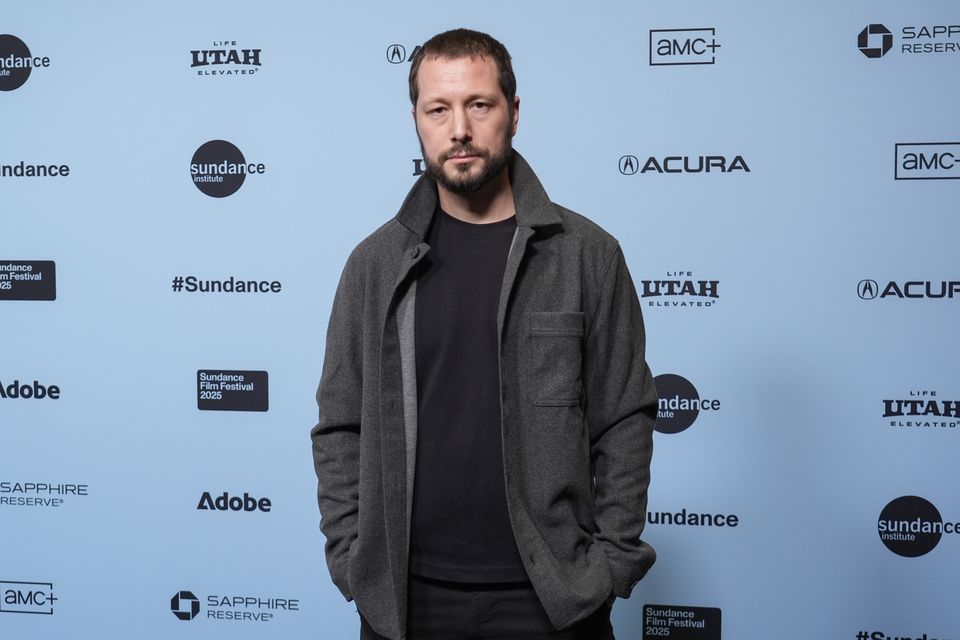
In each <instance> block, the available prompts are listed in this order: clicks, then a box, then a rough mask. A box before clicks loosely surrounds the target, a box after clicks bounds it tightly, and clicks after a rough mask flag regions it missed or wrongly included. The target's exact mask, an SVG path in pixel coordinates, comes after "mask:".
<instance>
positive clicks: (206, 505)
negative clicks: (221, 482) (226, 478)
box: [197, 491, 273, 513]
mask: <svg viewBox="0 0 960 640" xmlns="http://www.w3.org/2000/svg"><path fill="white" fill-rule="evenodd" d="M272 504H273V503H271V502H270V498H254V497H253V496H251V495H250V494H249V493H247V492H246V491H244V492H243V495H242V496H231V495H230V494H229V493H227V492H226V491H224V492H223V493H221V494H220V495H218V496H217V497H216V498H214V497H213V496H212V495H211V494H210V492H209V491H204V492H203V495H202V496H200V502H199V503H198V504H197V509H198V510H199V511H246V512H247V513H250V512H253V511H261V512H263V513H270V508H271V507H272Z"/></svg>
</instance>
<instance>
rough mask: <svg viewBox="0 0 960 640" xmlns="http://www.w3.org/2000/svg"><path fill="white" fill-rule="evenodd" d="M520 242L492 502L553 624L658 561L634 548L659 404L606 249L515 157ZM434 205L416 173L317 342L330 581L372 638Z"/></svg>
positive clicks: (622, 266) (403, 472)
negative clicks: (498, 499)
mask: <svg viewBox="0 0 960 640" xmlns="http://www.w3.org/2000/svg"><path fill="white" fill-rule="evenodd" d="M509 173H510V183H511V185H512V188H513V195H514V202H515V205H516V218H517V231H516V234H515V236H514V239H513V243H512V245H511V248H510V252H509V255H508V257H507V264H506V270H505V273H504V276H503V284H502V286H501V289H500V301H499V307H498V313H497V328H498V331H499V335H498V339H499V345H500V388H501V395H500V397H501V433H502V440H503V461H504V469H503V473H504V479H505V484H506V493H507V495H506V500H507V507H508V512H509V516H510V522H511V524H512V527H513V533H514V537H515V538H516V543H517V547H518V548H519V550H520V555H521V558H522V559H523V563H524V567H525V568H526V571H527V574H528V576H529V578H530V581H531V583H532V584H533V587H534V589H535V590H536V593H537V595H538V597H539V599H540V601H541V603H542V604H543V607H544V608H545V610H546V612H547V614H548V615H549V617H550V620H551V622H552V623H553V625H554V626H555V627H556V628H558V629H560V628H564V627H567V626H570V625H572V624H573V623H575V622H577V621H579V620H581V619H583V618H585V617H586V616H588V615H589V614H590V613H592V612H593V611H595V610H596V609H597V608H599V607H600V606H601V605H603V604H604V603H605V601H607V600H608V599H610V598H612V596H614V595H616V596H619V597H621V598H626V597H628V596H629V595H630V592H631V591H632V589H633V587H634V586H635V585H636V583H637V581H639V580H640V578H642V577H643V575H644V574H645V573H646V572H647V570H648V569H649V568H650V566H651V565H652V564H653V562H654V559H655V557H656V555H655V553H654V551H653V548H652V547H650V546H649V545H648V544H646V543H645V542H643V541H641V540H640V534H641V532H642V531H643V525H644V520H645V513H646V503H647V485H648V484H649V480H650V457H651V453H652V434H653V422H654V418H655V416H656V411H657V396H656V390H655V389H654V384H653V378H652V376H651V373H650V369H649V368H648V367H647V364H646V361H645V358H644V345H645V337H644V327H643V318H642V316H641V311H640V304H639V301H638V299H637V294H636V291H635V289H634V286H633V282H632V281H631V279H630V274H629V273H628V271H627V266H626V263H625V261H624V257H623V254H622V252H621V250H620V247H619V245H618V243H617V241H616V240H615V239H614V238H613V237H612V236H610V235H609V234H608V233H606V232H605V231H603V230H602V229H601V228H600V227H598V226H597V225H596V224H594V223H592V222H590V221H589V220H587V219H586V218H584V217H583V216H581V215H579V214H577V213H574V212H572V211H569V210H567V209H564V208H563V207H560V206H558V205H556V204H554V203H553V202H551V201H550V199H549V198H548V197H547V194H546V193H545V192H544V190H543V186H542V185H541V184H540V181H539V180H538V179H537V177H536V175H535V174H534V173H533V171H532V170H531V168H530V166H529V165H528V164H527V163H526V161H525V160H524V159H523V158H522V157H521V156H520V155H519V154H518V153H516V152H514V153H513V155H512V157H511V160H510V166H509ZM436 205H437V188H436V184H435V182H434V181H433V179H432V178H431V177H429V175H428V174H425V175H423V176H421V177H420V179H419V180H418V181H417V182H416V183H415V184H414V186H413V188H412V189H411V190H410V193H409V194H408V195H407V198H406V200H405V201H404V203H403V205H402V206H401V208H400V211H399V213H398V214H397V216H396V217H395V218H393V219H392V220H390V221H389V222H387V223H386V224H384V225H383V226H382V227H380V228H379V229H377V230H376V231H375V232H374V233H372V234H371V235H370V236H369V237H368V238H366V239H365V240H364V241H363V242H361V243H360V244H359V245H358V246H357V248H356V249H354V251H353V252H352V254H351V255H350V257H349V259H348V260H347V264H346V266H345V268H344V271H343V275H342V276H341V279H340V283H339V286H338V288H337V293H336V296H335V299H334V302H333V311H332V313H331V315H330V323H329V326H328V330H327V342H326V353H325V356H324V363H323V373H322V375H321V379H320V386H319V389H318V391H317V403H318V405H319V409H320V420H319V422H318V424H317V425H316V426H315V427H314V428H313V430H312V431H311V438H312V440H313V457H314V463H315V467H316V472H317V478H318V480H319V483H318V490H317V498H318V502H319V505H320V513H321V523H320V529H321V530H322V532H323V533H324V535H325V536H326V538H327V541H326V559H327V565H328V567H329V569H330V576H331V578H332V579H333V582H334V584H335V585H336V586H337V587H338V588H339V589H340V591H341V592H342V593H343V594H344V596H345V597H346V598H347V599H348V600H350V599H353V600H354V601H355V602H356V605H357V608H358V610H359V611H360V613H361V614H362V615H363V616H364V618H365V619H366V620H367V622H368V623H369V624H370V625H371V626H372V627H373V629H374V630H376V631H377V632H378V633H380V634H381V635H384V636H387V637H389V638H394V639H397V640H399V639H402V638H405V636H406V631H405V629H406V601H407V571H408V544H409V530H410V514H411V505H412V501H413V478H414V465H416V464H430V460H418V459H417V390H416V365H415V360H414V357H415V346H414V309H415V305H414V299H415V296H416V286H417V281H416V274H417V264H418V263H419V262H420V260H422V259H423V257H424V256H425V255H426V254H427V252H428V251H429V250H430V247H429V246H428V245H427V244H426V243H425V242H424V237H425V236H426V233H427V229H428V227H429V225H430V221H431V219H432V216H433V214H434V211H435V209H436Z"/></svg>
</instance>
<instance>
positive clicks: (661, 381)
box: [653, 373, 700, 433]
mask: <svg viewBox="0 0 960 640" xmlns="http://www.w3.org/2000/svg"><path fill="white" fill-rule="evenodd" d="M653 382H654V384H655V385H656V387H657V395H658V396H659V398H660V400H659V407H658V409H657V421H656V424H655V425H654V428H655V429H656V430H657V431H659V432H660V433H680V432H681V431H683V430H685V429H687V427H689V426H690V425H692V424H693V421H694V420H696V419H697V416H698V415H700V394H699V393H697V389H696V387H694V386H693V384H692V383H691V382H690V381H689V380H687V379H686V378H684V377H682V376H678V375H675V374H672V373H664V374H661V375H659V376H657V377H656V378H654V379H653Z"/></svg>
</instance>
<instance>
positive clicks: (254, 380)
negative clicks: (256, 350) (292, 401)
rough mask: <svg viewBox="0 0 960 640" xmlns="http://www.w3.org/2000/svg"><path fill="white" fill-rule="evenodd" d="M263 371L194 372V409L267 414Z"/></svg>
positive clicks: (203, 370)
mask: <svg viewBox="0 0 960 640" xmlns="http://www.w3.org/2000/svg"><path fill="white" fill-rule="evenodd" d="M268 396H269V392H268V389H267V372H266V371H231V370H220V369H200V370H199V371H197V409H199V410H201V411H267V410H268V409H269V405H270V401H269V397H268Z"/></svg>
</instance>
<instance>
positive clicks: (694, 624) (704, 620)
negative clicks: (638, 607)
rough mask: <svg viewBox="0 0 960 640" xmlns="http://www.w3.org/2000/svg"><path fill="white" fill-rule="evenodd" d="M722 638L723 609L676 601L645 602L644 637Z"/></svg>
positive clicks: (673, 639) (648, 639)
mask: <svg viewBox="0 0 960 640" xmlns="http://www.w3.org/2000/svg"><path fill="white" fill-rule="evenodd" d="M658 638H668V639H669V640H720V609H717V608H715V607H691V606H686V605H675V604H670V605H666V604H645V605H643V640H655V639H658Z"/></svg>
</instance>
